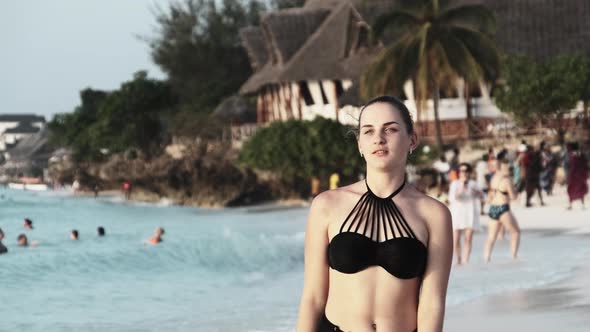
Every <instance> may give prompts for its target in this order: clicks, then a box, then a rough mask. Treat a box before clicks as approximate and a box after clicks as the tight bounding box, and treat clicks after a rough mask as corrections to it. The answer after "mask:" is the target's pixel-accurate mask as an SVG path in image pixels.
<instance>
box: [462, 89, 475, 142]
mask: <svg viewBox="0 0 590 332" xmlns="http://www.w3.org/2000/svg"><path fill="white" fill-rule="evenodd" d="M464 97H465V111H466V112H467V139H471V137H472V136H473V130H472V128H471V127H472V126H473V113H472V109H471V95H470V94H469V83H467V82H465V93H464Z"/></svg>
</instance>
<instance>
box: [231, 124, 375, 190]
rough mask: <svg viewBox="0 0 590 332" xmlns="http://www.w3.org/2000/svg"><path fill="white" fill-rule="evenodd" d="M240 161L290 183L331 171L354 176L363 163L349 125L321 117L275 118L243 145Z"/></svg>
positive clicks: (323, 176) (326, 175)
mask: <svg viewBox="0 0 590 332" xmlns="http://www.w3.org/2000/svg"><path fill="white" fill-rule="evenodd" d="M239 160H240V161H241V162H242V163H243V164H245V165H247V166H249V167H252V168H255V169H260V170H265V171H272V172H276V173H278V174H280V175H281V177H282V178H283V179H285V180H287V181H291V182H295V181H298V180H302V179H309V178H311V177H312V176H317V177H319V178H326V177H328V176H329V175H330V174H331V173H333V172H339V173H340V175H341V176H343V177H345V178H356V177H357V175H358V174H360V173H361V171H362V167H363V166H364V162H363V159H362V158H361V157H360V156H359V152H358V148H357V144H356V138H355V136H354V134H353V131H352V128H351V127H348V126H344V125H342V124H341V123H339V122H337V121H334V120H329V119H325V118H322V117H318V118H316V119H314V120H313V121H297V120H290V121H286V122H279V121H277V122H273V123H272V124H271V125H269V126H268V127H265V128H262V129H259V130H258V132H257V133H256V135H254V137H252V138H251V139H250V140H249V141H248V142H246V144H245V145H244V146H243V147H242V150H241V152H240V159H239Z"/></svg>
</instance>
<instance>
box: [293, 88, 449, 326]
mask: <svg viewBox="0 0 590 332" xmlns="http://www.w3.org/2000/svg"><path fill="white" fill-rule="evenodd" d="M358 129H359V132H358V135H357V143H358V149H359V152H360V155H361V157H364V159H365V161H366V166H367V176H366V178H365V180H364V181H358V182H356V183H353V184H351V185H348V186H343V187H340V188H337V189H335V190H329V191H325V192H323V193H321V194H320V195H318V196H317V197H316V198H315V199H314V200H313V202H312V205H311V208H310V212H309V217H308V220H307V227H306V232H305V272H304V287H303V292H302V295H301V302H300V307H299V315H298V320H297V329H296V331H297V332H312V331H314V332H323V331H373V330H377V331H407V332H410V331H416V330H419V331H442V329H443V319H444V311H445V301H446V291H447V286H448V280H449V273H450V269H451V263H452V255H453V234H452V225H451V215H450V212H449V210H448V209H447V207H446V206H445V205H444V204H442V203H440V202H438V201H437V200H435V199H434V198H431V197H428V196H426V195H424V194H423V193H421V192H419V191H418V190H416V189H415V188H413V187H412V186H410V185H406V180H405V169H406V162H407V157H408V154H411V153H412V151H413V150H414V149H415V148H416V146H417V143H418V142H417V140H418V139H417V135H416V133H415V131H414V127H413V123H412V119H411V116H410V113H409V110H408V109H407V107H406V106H405V105H404V104H403V102H402V101H400V100H399V99H397V98H394V97H389V96H382V97H378V98H375V99H373V100H371V101H369V102H368V103H367V104H366V105H365V106H364V107H363V108H362V109H361V113H360V116H359V126H358Z"/></svg>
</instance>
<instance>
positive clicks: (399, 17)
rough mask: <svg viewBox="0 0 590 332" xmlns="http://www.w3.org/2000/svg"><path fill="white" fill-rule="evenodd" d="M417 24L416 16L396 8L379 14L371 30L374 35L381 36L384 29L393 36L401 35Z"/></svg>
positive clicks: (418, 22)
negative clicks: (381, 14)
mask: <svg viewBox="0 0 590 332" xmlns="http://www.w3.org/2000/svg"><path fill="white" fill-rule="evenodd" d="M419 24H420V21H419V20H418V17H416V16H414V15H411V14H409V13H406V12H403V11H397V10H396V11H392V12H390V13H388V14H385V15H383V16H379V18H377V21H376V22H375V24H374V25H373V30H372V31H373V35H374V36H375V37H382V36H383V34H384V32H385V31H386V30H387V31H388V32H390V33H392V34H394V35H395V36H401V35H403V34H405V33H407V32H408V31H411V30H412V29H415V28H416V27H417V26H418V25H419Z"/></svg>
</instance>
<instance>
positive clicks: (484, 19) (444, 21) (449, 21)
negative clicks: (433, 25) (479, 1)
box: [438, 5, 496, 36]
mask: <svg viewBox="0 0 590 332" xmlns="http://www.w3.org/2000/svg"><path fill="white" fill-rule="evenodd" d="M438 24H440V25H441V26H454V27H461V28H464V29H469V30H474V31H478V32H480V33H483V34H486V35H488V36H494V35H495V34H496V18H495V17H494V14H493V13H492V11H491V10H489V9H488V8H487V7H486V6H483V5H469V6H461V7H455V8H451V9H449V10H448V11H447V12H445V13H442V14H441V16H440V17H439V18H438Z"/></svg>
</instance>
